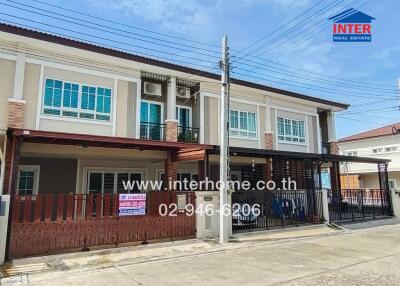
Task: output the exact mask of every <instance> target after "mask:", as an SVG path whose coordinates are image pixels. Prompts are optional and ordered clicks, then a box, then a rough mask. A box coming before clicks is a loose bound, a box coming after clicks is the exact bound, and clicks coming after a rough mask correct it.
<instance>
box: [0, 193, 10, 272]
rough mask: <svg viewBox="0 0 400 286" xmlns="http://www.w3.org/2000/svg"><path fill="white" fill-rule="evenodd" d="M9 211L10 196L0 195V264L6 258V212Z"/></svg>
mask: <svg viewBox="0 0 400 286" xmlns="http://www.w3.org/2000/svg"><path fill="white" fill-rule="evenodd" d="M9 212H10V196H9V195H1V196H0V265H2V264H3V263H4V261H5V258H6V245H7V232H8V230H7V228H8V214H9Z"/></svg>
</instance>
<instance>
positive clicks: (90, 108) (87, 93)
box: [43, 79, 111, 121]
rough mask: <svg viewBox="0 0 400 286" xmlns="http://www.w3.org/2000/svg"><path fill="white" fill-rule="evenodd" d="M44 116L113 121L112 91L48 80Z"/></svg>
mask: <svg viewBox="0 0 400 286" xmlns="http://www.w3.org/2000/svg"><path fill="white" fill-rule="evenodd" d="M43 114H45V115H56V116H65V117H72V118H83V119H94V120H101V121H110V120H111V116H110V114H111V89H109V88H103V87H95V86H89V85H84V84H82V85H81V84H77V83H71V82H66V81H61V80H55V79H46V87H45V91H44V106H43Z"/></svg>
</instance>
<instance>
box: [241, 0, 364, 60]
mask: <svg viewBox="0 0 400 286" xmlns="http://www.w3.org/2000/svg"><path fill="white" fill-rule="evenodd" d="M343 1H344V0H335V1H334V2H332V3H330V4H328V5H327V6H325V7H324V8H322V9H320V10H318V11H317V12H316V13H314V14H313V15H311V16H309V17H308V18H306V19H305V20H303V21H301V22H300V23H299V24H298V25H296V26H294V27H292V28H290V29H289V30H288V31H286V32H285V33H283V34H281V35H279V36H277V37H275V38H273V39H271V40H269V41H268V42H267V43H265V44H264V45H263V46H262V47H259V48H256V49H254V50H252V51H251V52H249V53H247V54H246V55H245V56H242V57H237V59H239V61H238V62H237V66H239V65H242V64H244V63H246V62H247V60H246V57H248V56H249V55H252V54H254V53H255V52H256V51H257V50H260V49H264V48H265V47H266V46H268V45H269V44H271V43H273V42H276V41H279V40H280V39H281V38H283V37H285V36H287V35H289V34H290V33H292V32H294V31H296V30H298V29H300V28H301V27H302V26H303V25H304V24H307V23H309V22H311V21H312V20H313V18H314V16H317V17H319V16H320V15H323V14H324V13H326V12H327V11H328V10H329V9H330V8H331V6H332V5H333V7H335V6H336V5H337V4H338V3H341V2H343ZM355 1H358V0H355ZM336 2H338V3H336ZM321 11H324V12H322V13H321ZM262 54H263V53H261V54H258V56H260V55H262ZM240 60H244V61H240Z"/></svg>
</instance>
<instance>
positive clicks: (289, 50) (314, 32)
mask: <svg viewBox="0 0 400 286" xmlns="http://www.w3.org/2000/svg"><path fill="white" fill-rule="evenodd" d="M368 2H369V0H367V1H366V2H365V3H363V4H360V5H359V6H357V7H356V9H360V8H362V7H363V6H365V5H367V4H368ZM347 6H350V5H347ZM345 16H347V15H344V16H342V17H341V18H343V17H345ZM322 22H324V23H322ZM319 23H322V24H321V25H313V26H316V28H315V29H312V30H311V31H309V32H311V34H310V35H309V36H308V37H305V38H300V39H297V40H296V41H295V42H293V43H291V45H290V47H295V46H301V45H302V44H303V43H305V42H306V41H308V40H309V39H311V38H312V37H313V36H314V34H316V33H318V32H321V31H322V30H323V29H324V28H325V26H326V25H327V24H328V23H329V21H327V20H326V19H325V20H322V21H320V22H319ZM319 23H317V24H319ZM313 26H312V27H313ZM310 28H311V27H310ZM285 49H286V51H283V53H282V51H281V50H280V51H278V53H277V54H276V55H275V56H273V57H270V59H271V60H276V59H277V58H280V57H282V56H283V55H287V54H289V53H290V52H291V48H288V47H285Z"/></svg>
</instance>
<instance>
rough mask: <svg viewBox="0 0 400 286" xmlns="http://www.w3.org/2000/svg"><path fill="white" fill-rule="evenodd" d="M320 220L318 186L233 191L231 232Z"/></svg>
mask: <svg viewBox="0 0 400 286" xmlns="http://www.w3.org/2000/svg"><path fill="white" fill-rule="evenodd" d="M322 221H323V212H322V193H321V191H319V190H293V191H267V190H249V191H236V192H234V193H233V194H232V227H233V231H234V232H237V231H251V230H256V229H269V228H274V227H286V226H297V225H301V224H308V223H321V222H322Z"/></svg>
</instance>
